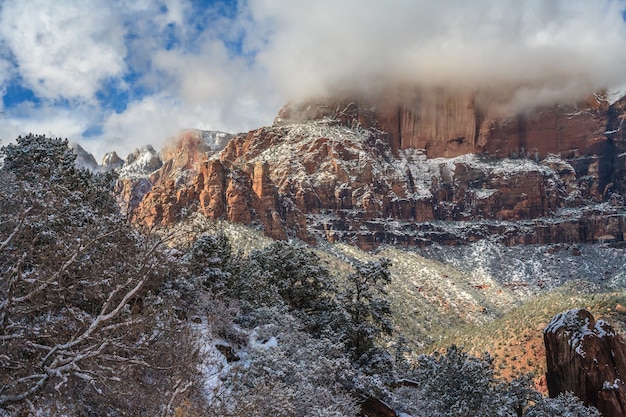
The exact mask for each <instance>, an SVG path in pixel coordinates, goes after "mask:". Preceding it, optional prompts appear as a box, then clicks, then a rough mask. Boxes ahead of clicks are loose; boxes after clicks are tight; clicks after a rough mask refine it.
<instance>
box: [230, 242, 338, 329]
mask: <svg viewBox="0 0 626 417" xmlns="http://www.w3.org/2000/svg"><path fill="white" fill-rule="evenodd" d="M244 264H245V265H243V266H242V270H241V273H240V274H239V276H238V277H237V279H236V280H235V281H233V283H232V285H231V293H230V294H231V296H233V297H238V298H241V299H242V300H244V301H245V302H246V303H247V304H248V305H249V310H253V309H256V308H258V307H275V308H278V309H282V310H283V311H290V312H291V314H293V315H297V316H298V317H299V318H300V319H301V320H302V321H303V323H304V324H305V327H306V329H307V331H309V332H310V333H312V334H315V335H319V334H321V333H323V332H326V331H328V330H329V328H331V327H333V323H334V322H337V319H336V317H335V316H336V315H345V314H344V311H343V310H342V309H341V308H340V307H339V306H338V305H337V303H336V300H335V299H334V296H335V293H336V290H335V285H334V279H333V277H332V276H331V274H330V272H329V271H328V269H326V268H325V267H324V266H323V265H322V263H321V260H320V258H319V257H318V256H317V255H316V254H315V253H314V252H313V251H312V250H311V249H309V248H307V247H305V246H302V245H298V244H295V243H290V242H282V241H279V242H274V243H272V244H271V245H269V246H268V247H267V248H264V249H262V250H257V251H254V252H252V253H251V254H250V255H249V257H248V259H247V260H246V261H245V262H244ZM251 313H252V314H255V313H254V311H251Z"/></svg>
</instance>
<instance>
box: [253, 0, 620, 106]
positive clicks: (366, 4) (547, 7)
mask: <svg viewBox="0 0 626 417" xmlns="http://www.w3.org/2000/svg"><path fill="white" fill-rule="evenodd" d="M250 8H251V15H252V17H253V20H254V21H255V22H257V23H259V24H258V25H257V26H256V28H255V29H252V30H257V37H261V38H263V39H266V42H265V44H264V45H261V46H258V45H257V46H256V47H258V48H259V62H260V63H262V64H263V65H264V66H265V67H267V68H268V72H269V73H270V74H271V75H272V77H273V80H274V82H276V84H277V85H278V86H280V87H281V89H282V91H284V92H285V93H286V94H288V95H290V96H299V97H306V96H308V95H311V94H316V93H327V92H336V91H338V90H340V89H355V88H356V89H361V90H372V89H374V88H375V87H376V86H379V85H381V84H385V83H393V84H396V83H399V82H402V83H412V84H416V85H435V86H452V87H457V88H468V89H501V88H505V87H506V88H510V86H511V85H516V86H519V87H520V88H523V89H525V90H526V91H529V90H531V91H534V92H536V93H537V95H541V92H542V90H543V89H549V90H560V92H561V93H562V96H563V97H569V96H571V95H572V94H575V93H580V92H581V91H583V90H584V91H585V92H589V90H590V89H595V88H600V87H606V86H609V85H613V84H621V83H623V81H624V71H623V69H622V68H624V65H625V64H626V49H624V48H623V41H624V39H626V28H625V25H624V22H623V20H622V13H621V12H622V10H623V9H624V2H621V1H620V2H618V1H609V0H597V1H593V2H589V1H580V0H554V1H550V2H545V1H541V0H527V1H520V0H499V1H486V0H482V1H481V0H478V1H472V2H467V1H463V0H450V1H445V2H432V1H405V0H391V1H386V2H381V1H378V0H359V1H356V0H345V1H341V2H337V1H334V0H317V1H315V2H297V3H296V2H292V1H288V0H283V1H275V0H251V1H250ZM251 36H252V37H255V35H252V33H251ZM513 95H515V93H513ZM531 95H532V94H531ZM550 95H551V96H554V94H550ZM556 95H557V96H558V94H556Z"/></svg>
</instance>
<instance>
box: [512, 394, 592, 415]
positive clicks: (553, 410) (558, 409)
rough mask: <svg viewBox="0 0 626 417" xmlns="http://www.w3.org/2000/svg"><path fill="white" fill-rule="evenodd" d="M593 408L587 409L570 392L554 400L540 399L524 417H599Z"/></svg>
mask: <svg viewBox="0 0 626 417" xmlns="http://www.w3.org/2000/svg"><path fill="white" fill-rule="evenodd" d="M600 415H601V414H600V412H599V411H598V410H597V409H596V408H595V407H587V406H585V405H584V404H583V402H582V401H580V399H578V397H576V396H575V395H574V394H572V393H571V392H566V393H563V394H559V396H558V397H556V398H541V399H540V400H539V401H537V403H536V404H535V405H534V406H532V407H530V408H529V409H528V411H527V412H526V413H525V414H524V417H600Z"/></svg>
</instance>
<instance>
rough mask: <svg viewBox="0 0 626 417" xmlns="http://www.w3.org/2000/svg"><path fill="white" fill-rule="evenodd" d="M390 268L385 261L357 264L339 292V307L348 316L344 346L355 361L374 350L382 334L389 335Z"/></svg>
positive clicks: (387, 260)
mask: <svg viewBox="0 0 626 417" xmlns="http://www.w3.org/2000/svg"><path fill="white" fill-rule="evenodd" d="M390 266H391V261H390V260H389V259H386V258H382V259H380V260H379V261H374V262H368V263H364V264H358V265H356V266H355V272H353V273H351V274H350V275H349V276H348V278H347V280H346V283H345V288H344V289H343V290H342V291H341V292H340V293H339V296H338V301H339V304H340V305H341V307H342V308H343V309H345V311H346V312H347V314H348V317H349V321H348V322H347V323H346V324H345V335H346V344H347V347H348V348H349V349H350V350H352V353H353V357H354V358H355V359H358V358H360V357H361V356H362V355H364V354H365V353H367V352H369V351H370V350H371V349H373V348H374V347H375V344H376V343H375V342H376V339H377V338H378V337H379V336H380V335H381V334H387V335H391V334H392V331H393V325H392V323H391V305H390V303H389V301H388V300H387V299H386V295H387V290H386V286H387V285H388V284H389V283H390V282H391V274H390V273H389V267H390Z"/></svg>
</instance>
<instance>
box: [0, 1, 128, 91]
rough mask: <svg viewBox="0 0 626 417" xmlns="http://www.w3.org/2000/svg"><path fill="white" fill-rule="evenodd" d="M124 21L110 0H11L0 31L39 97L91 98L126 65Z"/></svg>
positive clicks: (3, 12)
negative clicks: (52, 0) (86, 0)
mask: <svg viewBox="0 0 626 417" xmlns="http://www.w3.org/2000/svg"><path fill="white" fill-rule="evenodd" d="M122 23H123V22H121V21H120V19H119V18H118V17H117V16H116V15H115V13H114V10H113V9H112V8H111V7H108V2H107V1H98V0H93V1H89V2H75V1H74V2H72V1H63V0H61V1H55V2H50V1H47V0H32V1H19V0H15V1H11V0H9V1H6V2H4V3H3V4H2V9H1V14H0V34H1V35H2V37H3V38H4V40H5V42H6V44H7V45H8V46H9V47H10V49H11V51H12V53H13V55H14V56H15V59H16V64H17V66H18V67H19V71H20V75H21V77H22V78H23V80H24V81H25V83H26V84H27V86H28V87H29V88H30V89H32V90H33V91H34V92H35V93H36V94H37V95H38V96H39V97H41V98H47V99H60V98H65V99H69V100H74V99H76V100H79V101H88V100H92V99H93V97H94V94H95V92H96V91H97V90H98V89H99V87H100V83H101V82H102V81H104V80H106V79H107V78H109V77H115V76H117V75H119V74H121V73H123V72H124V70H125V68H126V65H125V63H124V57H125V55H126V47H125V45H124V28H123V25H122Z"/></svg>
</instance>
